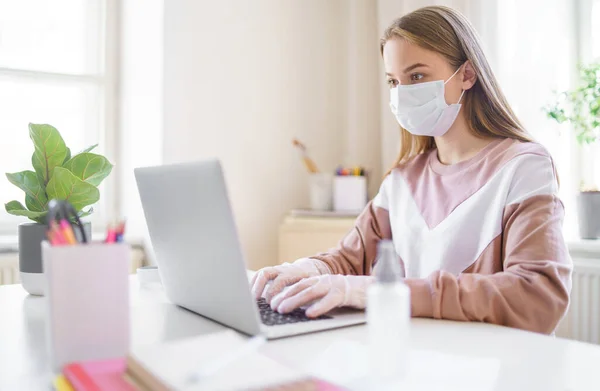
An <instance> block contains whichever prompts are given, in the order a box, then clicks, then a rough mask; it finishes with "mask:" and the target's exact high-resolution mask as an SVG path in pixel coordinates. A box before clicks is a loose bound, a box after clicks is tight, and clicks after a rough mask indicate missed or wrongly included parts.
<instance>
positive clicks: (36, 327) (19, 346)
mask: <svg viewBox="0 0 600 391" xmlns="http://www.w3.org/2000/svg"><path fill="white" fill-rule="evenodd" d="M45 304H46V303H45V299H44V298H39V297H34V296H27V294H26V293H25V291H24V290H23V289H22V288H21V286H19V285H9V286H3V287H0V390H11V391H12V390H47V389H49V385H50V381H51V379H52V374H51V372H50V370H49V368H48V365H47V358H46V341H45V324H44V322H45V320H44V315H43V314H44V310H45V308H44V307H45ZM131 311H132V316H131V319H132V343H133V344H134V345H141V344H152V343H156V342H159V341H170V340H176V339H180V338H185V337H190V336H196V335H200V334H204V333H209V332H213V331H218V330H221V329H222V327H223V326H220V325H218V324H216V323H214V322H212V321H210V320H207V319H204V318H202V317H200V316H197V315H195V314H193V313H191V312H189V311H186V310H184V309H181V308H179V307H177V306H174V305H173V304H170V303H169V302H168V301H167V299H166V298H165V295H164V293H163V291H162V289H156V288H155V289H143V288H140V287H139V285H138V283H137V281H136V280H135V279H134V278H132V281H131ZM411 333H412V338H411V343H412V345H413V347H417V348H422V349H431V350H437V351H440V352H445V353H454V354H460V355H465V356H471V357H495V358H498V359H499V360H500V364H501V368H500V373H499V376H498V381H497V383H496V387H495V390H510V391H513V390H545V391H547V390H562V391H564V390H600V347H599V346H595V345H588V344H583V343H580V342H573V341H569V340H563V339H557V338H552V337H547V336H543V335H538V334H533V333H528V332H524V331H520V330H515V329H510V328H505V327H499V326H492V325H486V324H478V323H457V322H447V321H434V320H427V319H414V320H413V322H412V330H411ZM338 339H346V340H355V341H361V342H365V341H366V329H365V327H364V326H356V327H349V328H345V329H339V330H333V331H328V332H321V333H315V334H310V335H305V336H299V337H294V338H287V339H282V340H276V341H272V342H269V343H268V344H266V345H265V346H263V347H262V348H261V352H262V353H264V354H265V355H267V356H269V357H271V358H273V359H275V360H277V361H280V362H282V363H284V364H286V365H289V366H291V367H295V368H300V369H301V368H306V366H307V365H308V363H309V362H310V361H311V360H313V359H315V358H316V357H317V356H318V355H319V354H320V353H321V352H323V351H324V349H325V348H327V347H328V346H329V345H330V344H331V343H332V342H333V341H335V340H338ZM432 375H435V374H432Z"/></svg>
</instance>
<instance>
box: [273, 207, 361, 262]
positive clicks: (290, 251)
mask: <svg viewBox="0 0 600 391" xmlns="http://www.w3.org/2000/svg"><path fill="white" fill-rule="evenodd" d="M355 220H356V218H355V217H295V216H287V217H286V218H285V219H284V221H283V223H282V224H281V225H280V227H279V257H278V259H279V262H280V263H283V262H293V261H294V260H296V259H298V258H302V257H309V256H311V255H314V254H316V253H319V252H323V251H327V250H328V249H330V248H332V247H335V246H336V245H337V244H338V242H339V241H340V240H341V239H342V238H343V237H344V236H346V234H347V233H348V232H349V231H350V229H352V227H353V226H354V221H355Z"/></svg>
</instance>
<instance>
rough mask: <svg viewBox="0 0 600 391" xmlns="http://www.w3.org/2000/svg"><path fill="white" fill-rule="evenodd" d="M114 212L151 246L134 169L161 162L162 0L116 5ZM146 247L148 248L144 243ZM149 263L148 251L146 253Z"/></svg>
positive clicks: (133, 235)
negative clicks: (116, 206) (117, 71)
mask: <svg viewBox="0 0 600 391" xmlns="http://www.w3.org/2000/svg"><path fill="white" fill-rule="evenodd" d="M119 4H120V20H121V23H120V35H121V48H120V56H119V60H120V64H119V66H120V76H121V78H120V79H121V80H120V83H119V87H120V89H119V97H120V105H119V106H120V112H119V130H120V131H119V147H120V150H119V157H118V160H117V161H116V162H115V163H116V167H115V171H116V172H118V179H119V212H118V215H119V216H125V217H127V232H128V235H127V236H128V237H129V238H130V239H133V240H135V241H140V240H143V241H144V242H145V244H146V246H150V241H149V239H148V234H147V228H146V223H145V219H144V214H143V211H142V206H141V203H140V199H139V196H138V191H137V186H136V183H135V177H134V176H133V169H134V168H135V167H141V166H153V165H159V164H161V163H162V158H163V157H162V140H163V126H162V122H163V117H162V108H163V107H162V104H163V97H162V76H163V1H162V0H123V1H121V2H120V3H119ZM148 248H149V247H148ZM148 256H149V258H150V262H152V263H153V253H152V252H151V251H149V252H148Z"/></svg>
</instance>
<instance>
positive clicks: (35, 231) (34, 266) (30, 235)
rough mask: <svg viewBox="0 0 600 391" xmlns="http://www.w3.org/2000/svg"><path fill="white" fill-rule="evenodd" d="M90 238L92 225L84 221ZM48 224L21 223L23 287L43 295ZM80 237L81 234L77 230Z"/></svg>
mask: <svg viewBox="0 0 600 391" xmlns="http://www.w3.org/2000/svg"><path fill="white" fill-rule="evenodd" d="M83 226H84V229H85V232H86V235H87V237H88V238H91V232H92V225H91V224H90V223H84V225H83ZM46 229H47V226H46V225H44V224H37V223H22V224H20V225H19V274H20V277H21V284H22V285H23V288H24V289H25V290H26V291H27V292H28V293H29V294H32V295H38V296H43V295H44V292H45V285H46V283H45V279H44V269H43V263H42V247H41V244H42V241H44V240H46ZM75 235H76V236H77V237H78V238H79V239H80V234H79V232H78V231H77V230H75Z"/></svg>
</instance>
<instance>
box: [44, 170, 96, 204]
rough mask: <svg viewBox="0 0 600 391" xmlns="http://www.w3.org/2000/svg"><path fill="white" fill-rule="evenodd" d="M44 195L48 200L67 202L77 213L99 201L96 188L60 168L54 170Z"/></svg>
mask: <svg viewBox="0 0 600 391" xmlns="http://www.w3.org/2000/svg"><path fill="white" fill-rule="evenodd" d="M46 193H47V194H48V198H49V199H57V200H65V201H69V202H70V203H71V205H73V207H74V208H75V210H77V211H78V212H79V211H81V209H83V208H84V207H85V206H88V205H92V204H94V203H96V202H98V200H99V199H100V192H99V191H98V189H97V188H96V186H94V185H92V184H90V183H87V182H84V181H82V180H81V179H79V178H77V177H76V176H75V175H74V174H73V173H72V172H71V171H69V170H67V169H66V168H62V167H55V168H54V175H52V179H50V182H48V186H47V187H46Z"/></svg>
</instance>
